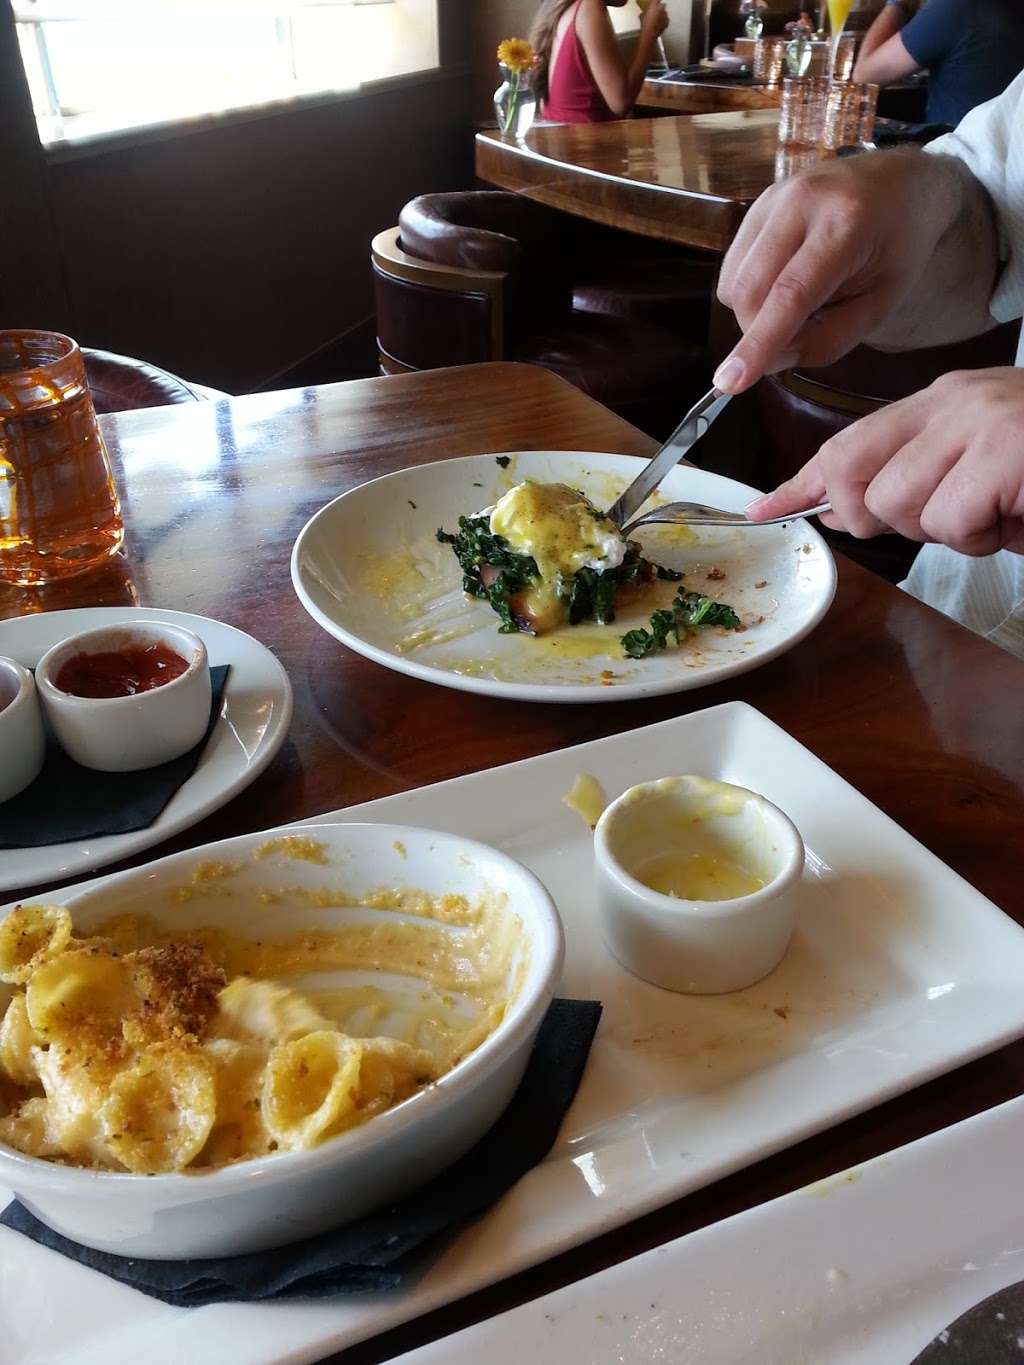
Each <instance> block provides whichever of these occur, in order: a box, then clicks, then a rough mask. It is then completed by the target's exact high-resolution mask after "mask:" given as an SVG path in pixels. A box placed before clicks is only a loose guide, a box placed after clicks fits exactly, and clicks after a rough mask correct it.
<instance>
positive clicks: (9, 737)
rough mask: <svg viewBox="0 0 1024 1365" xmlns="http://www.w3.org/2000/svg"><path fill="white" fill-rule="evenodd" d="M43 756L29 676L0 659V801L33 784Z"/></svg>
mask: <svg viewBox="0 0 1024 1365" xmlns="http://www.w3.org/2000/svg"><path fill="white" fill-rule="evenodd" d="M45 753H46V738H45V735H44V733H43V716H42V711H41V710H40V707H39V696H38V693H37V692H36V685H35V683H34V681H33V680H32V674H31V673H30V672H29V671H28V669H27V668H22V666H21V664H19V663H15V661H14V660H13V659H6V658H0V801H9V800H10V798H11V797H12V796H17V795H18V793H19V792H21V791H24V790H25V788H26V787H27V786H28V785H29V783H30V782H34V781H35V779H36V778H37V777H38V776H39V769H40V768H41V767H42V766H43V757H44V756H45Z"/></svg>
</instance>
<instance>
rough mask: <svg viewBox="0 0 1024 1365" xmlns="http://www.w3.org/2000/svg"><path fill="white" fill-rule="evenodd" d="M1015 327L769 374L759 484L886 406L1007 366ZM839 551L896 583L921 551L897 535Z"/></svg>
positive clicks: (768, 483)
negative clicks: (966, 374) (947, 381)
mask: <svg viewBox="0 0 1024 1365" xmlns="http://www.w3.org/2000/svg"><path fill="white" fill-rule="evenodd" d="M1019 333H1020V324H1019V323H1016V322H1015V323H1009V324H1006V325H1004V326H1001V327H994V328H993V329H992V330H991V331H990V332H986V333H985V334H984V335H983V336H980V337H974V338H972V339H971V340H970V341H960V342H957V343H955V344H954V345H952V346H931V347H927V348H926V349H923V350H918V351H901V352H888V351H876V350H874V349H873V348H872V347H870V346H858V347H857V348H856V349H855V350H853V351H851V352H850V354H849V355H848V356H844V358H843V359H842V360H840V361H837V362H836V364H834V365H829V366H827V367H825V368H822V369H807V368H799V367H798V368H796V369H793V370H786V371H784V372H783V373H782V374H778V375H769V376H768V377H767V378H765V379H762V381H761V383H760V384H759V385H758V395H757V396H758V403H759V407H760V413H761V424H762V436H763V449H764V454H765V469H764V478H763V484H764V487H765V488H772V487H774V486H775V485H776V484H778V483H781V482H782V481H783V480H784V479H788V478H790V477H791V476H792V475H793V474H795V473H796V472H797V470H798V469H800V468H801V466H802V465H804V464H806V463H807V461H808V460H809V459H810V458H811V457H812V455H814V454H815V453H816V452H817V451H818V449H819V448H820V447H821V446H822V445H823V444H824V443H825V441H827V440H828V439H829V438H830V437H832V436H835V435H837V434H838V433H839V432H840V431H842V430H844V429H845V428H846V427H848V426H851V425H852V424H853V423H854V422H856V421H857V420H858V418H860V417H864V416H866V415H867V414H868V413H870V412H876V411H877V410H878V409H879V408H881V407H884V406H885V404H886V403H891V402H895V401H896V400H897V399H900V398H906V397H909V395H910V394H912V393H917V392H918V391H919V390H920V389H923V388H926V387H927V386H928V385H929V384H931V383H933V382H934V381H935V380H936V379H938V378H939V376H940V375H943V374H948V373H949V372H950V371H951V370H977V369H986V368H988V367H989V366H994V365H1012V364H1013V362H1014V357H1015V355H1016V350H1017V339H1018V336H1019ZM837 543H838V544H840V546H841V548H842V549H843V550H844V551H846V553H848V554H850V555H851V556H852V557H853V558H855V559H858V560H859V561H860V562H861V563H864V564H866V565H867V566H868V567H869V568H873V569H875V570H876V571H878V572H880V573H883V574H884V575H885V576H886V577H887V578H891V579H892V580H893V581H899V580H900V579H901V578H903V577H905V575H906V573H907V571H908V570H909V568H910V565H911V563H912V562H913V559H914V555H915V554H916V553H917V549H918V548H919V547H918V546H916V545H914V544H912V543H911V542H909V541H905V540H903V539H902V538H901V537H899V536H883V537H880V538H879V539H878V541H874V542H872V541H866V542H857V541H854V540H852V538H851V537H849V536H844V537H842V538H841V540H839V541H837Z"/></svg>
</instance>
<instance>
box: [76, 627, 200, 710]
mask: <svg viewBox="0 0 1024 1365" xmlns="http://www.w3.org/2000/svg"><path fill="white" fill-rule="evenodd" d="M187 668H188V660H187V659H183V658H182V657H181V655H180V654H175V652H174V650H173V649H171V647H170V645H168V644H165V642H164V641H163V640H154V641H152V643H150V644H130V645H125V647H124V648H123V649H107V650H103V651H102V652H100V651H97V653H95V654H86V653H85V652H84V651H83V652H82V653H81V654H75V655H73V656H72V657H71V658H70V659H68V661H67V663H64V664H62V665H61V668H60V672H59V673H58V674H57V678H56V683H57V686H58V687H59V688H60V690H61V691H62V692H70V693H71V695H72V696H73V697H134V696H135V695H136V694H137V693H139V692H151V691H152V690H153V688H154V687H162V686H163V684H164V683H169V682H171V681H173V679H175V678H180V677H181V675H182V673H184V672H185V670H186V669H187Z"/></svg>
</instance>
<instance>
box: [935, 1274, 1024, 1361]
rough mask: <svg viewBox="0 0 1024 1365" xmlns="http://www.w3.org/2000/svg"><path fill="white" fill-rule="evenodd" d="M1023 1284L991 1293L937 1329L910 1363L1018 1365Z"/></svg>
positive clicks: (1023, 1338)
mask: <svg viewBox="0 0 1024 1365" xmlns="http://www.w3.org/2000/svg"><path fill="white" fill-rule="evenodd" d="M1022 1342H1024V1284H1011V1285H1010V1286H1009V1287H1008V1288H1007V1289H1000V1291H999V1293H998V1294H991V1295H990V1296H989V1297H988V1298H987V1299H982V1301H981V1303H978V1304H975V1306H974V1307H973V1308H969V1309H968V1310H967V1312H966V1313H964V1314H963V1315H962V1316H961V1317H959V1318H957V1319H956V1321H955V1322H953V1323H951V1324H950V1325H949V1326H948V1327H947V1328H946V1330H945V1331H944V1332H940V1333H939V1335H938V1336H937V1337H936V1338H935V1340H934V1341H933V1342H932V1343H931V1345H930V1346H926V1347H925V1348H924V1350H923V1351H922V1352H921V1354H920V1355H919V1356H915V1357H914V1360H913V1362H912V1365H1020V1360H1021V1343H1022Z"/></svg>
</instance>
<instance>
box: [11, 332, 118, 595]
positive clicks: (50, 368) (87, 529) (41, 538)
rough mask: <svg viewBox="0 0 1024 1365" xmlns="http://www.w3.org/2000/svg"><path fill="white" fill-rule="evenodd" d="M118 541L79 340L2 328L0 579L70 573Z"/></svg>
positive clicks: (24, 580)
mask: <svg viewBox="0 0 1024 1365" xmlns="http://www.w3.org/2000/svg"><path fill="white" fill-rule="evenodd" d="M123 539H124V525H123V523H122V521H121V508H120V505H119V503H118V499H117V493H116V491H115V489H114V480H113V476H112V474H111V470H110V460H109V459H108V457H107V451H106V448H105V446H104V444H103V438H102V436H101V435H100V429H99V425H98V423H97V421H96V410H95V408H94V407H93V402H92V396H91V395H90V393H89V386H88V383H87V382H86V378H85V367H84V365H83V363H82V353H81V351H80V350H79V349H78V344H77V343H76V342H74V341H72V340H71V338H70V337H66V336H61V335H60V334H59V333H57V332H32V331H0V582H5V583H21V584H32V583H52V582H54V581H55V580H57V579H61V578H70V577H71V576H72V575H74V574H80V573H84V572H85V571H86V570H87V569H92V568H95V567H96V566H97V565H98V564H101V563H103V561H104V560H107V559H109V558H110V556H111V555H112V554H114V553H115V552H116V551H117V550H118V549H119V548H120V545H121V542H122V540H123Z"/></svg>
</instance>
